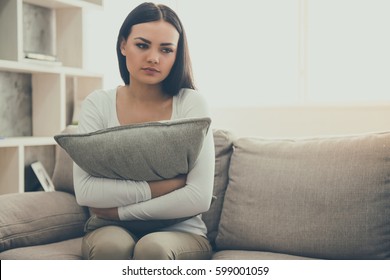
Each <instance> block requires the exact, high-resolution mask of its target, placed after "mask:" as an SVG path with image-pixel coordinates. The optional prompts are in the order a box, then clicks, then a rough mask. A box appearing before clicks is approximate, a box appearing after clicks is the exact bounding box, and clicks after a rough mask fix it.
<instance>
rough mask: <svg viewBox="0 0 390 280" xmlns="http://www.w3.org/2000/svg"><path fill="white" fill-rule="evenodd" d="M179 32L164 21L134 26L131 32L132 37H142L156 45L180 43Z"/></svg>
mask: <svg viewBox="0 0 390 280" xmlns="http://www.w3.org/2000/svg"><path fill="white" fill-rule="evenodd" d="M179 36H180V35H179V32H178V31H177V30H176V28H175V27H174V26H173V25H172V24H170V23H168V22H166V21H163V20H160V21H151V22H145V23H140V24H136V25H133V27H132V28H131V32H130V37H132V38H137V37H141V38H144V39H147V40H148V41H150V42H152V43H153V42H155V43H159V44H160V43H173V44H175V45H176V44H177V42H178V41H179Z"/></svg>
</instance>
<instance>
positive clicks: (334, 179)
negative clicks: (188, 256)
mask: <svg viewBox="0 0 390 280" xmlns="http://www.w3.org/2000/svg"><path fill="white" fill-rule="evenodd" d="M216 244H217V248H218V249H220V250H221V249H233V250H234V249H239V250H254V251H256V250H258V251H270V252H276V253H285V254H292V255H300V256H306V257H312V258H322V259H390V133H372V134H367V135H358V136H348V137H347V136H346V137H335V138H320V139H307V140H267V139H250V138H246V139H239V140H237V141H235V142H234V152H233V155H232V157H231V163H230V168H229V185H228V188H227V191H226V195H225V200H224V204H223V210H222V214H221V222H220V224H219V232H218V236H217V239H216Z"/></svg>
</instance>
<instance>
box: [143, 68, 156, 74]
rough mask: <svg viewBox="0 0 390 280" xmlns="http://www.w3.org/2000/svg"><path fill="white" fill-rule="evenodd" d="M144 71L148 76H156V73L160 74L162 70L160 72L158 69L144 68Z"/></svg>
mask: <svg viewBox="0 0 390 280" xmlns="http://www.w3.org/2000/svg"><path fill="white" fill-rule="evenodd" d="M142 70H143V71H144V72H145V73H146V74H148V75H154V74H156V73H160V70H158V69H157V68H153V67H145V68H142Z"/></svg>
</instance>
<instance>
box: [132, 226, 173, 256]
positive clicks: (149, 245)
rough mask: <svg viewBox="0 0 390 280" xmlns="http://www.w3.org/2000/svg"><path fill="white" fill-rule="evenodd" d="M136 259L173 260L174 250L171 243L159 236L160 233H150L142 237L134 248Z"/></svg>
mask: <svg viewBox="0 0 390 280" xmlns="http://www.w3.org/2000/svg"><path fill="white" fill-rule="evenodd" d="M133 259H135V260H173V259H175V256H174V252H173V251H172V249H170V248H169V245H168V244H167V243H165V242H164V240H162V239H161V238H159V234H154V233H151V234H148V235H145V236H144V237H142V238H141V239H140V240H139V241H138V242H137V244H136V245H135V248H134V255H133Z"/></svg>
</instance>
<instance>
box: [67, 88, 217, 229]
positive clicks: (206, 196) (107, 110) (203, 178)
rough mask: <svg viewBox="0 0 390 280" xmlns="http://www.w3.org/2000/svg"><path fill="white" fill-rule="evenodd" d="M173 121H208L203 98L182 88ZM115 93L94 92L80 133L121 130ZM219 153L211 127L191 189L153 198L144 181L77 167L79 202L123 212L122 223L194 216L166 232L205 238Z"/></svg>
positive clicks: (189, 176)
mask: <svg viewBox="0 0 390 280" xmlns="http://www.w3.org/2000/svg"><path fill="white" fill-rule="evenodd" d="M172 106H173V107H172V116H171V120H174V119H182V118H196V117H209V115H210V114H209V110H208V106H207V104H206V102H205V100H204V98H203V96H202V95H201V94H199V93H198V92H196V91H194V90H190V89H182V90H181V91H180V92H179V94H178V95H177V96H174V97H173V105H172ZM119 125H120V123H119V120H118V117H117V111H116V89H111V90H98V91H95V92H93V93H91V94H90V95H89V96H88V97H87V98H86V99H85V100H84V101H83V104H82V109H81V112H80V119H79V128H78V129H79V133H88V132H93V131H96V130H99V129H104V128H108V127H113V126H119ZM214 165H215V152H214V141H213V136H212V129H211V128H210V129H209V131H208V133H207V135H206V138H205V140H204V143H203V147H202V149H201V152H200V154H199V157H198V159H197V161H196V163H195V165H194V167H193V169H192V170H191V171H190V172H189V173H188V174H187V182H186V186H185V187H183V188H181V189H178V190H175V191H173V192H171V193H168V194H166V195H163V196H160V197H157V198H154V199H151V192H150V187H149V184H148V183H147V182H145V181H132V180H115V179H106V178H97V177H93V176H91V175H89V174H88V173H86V172H85V171H84V170H82V169H81V168H80V167H79V166H77V165H76V164H74V168H73V177H74V188H75V194H76V199H77V202H78V203H79V204H80V205H83V206H89V207H96V208H109V207H118V213H119V218H120V219H121V220H150V219H171V218H180V217H188V216H194V215H196V216H194V217H193V218H190V219H188V220H186V221H184V222H181V223H177V224H175V225H173V226H170V227H167V228H165V229H163V230H173V231H182V232H190V233H194V234H199V235H203V236H205V235H206V233H207V229H206V226H205V224H204V222H203V221H202V219H201V215H198V214H199V213H202V212H205V211H207V210H208V208H209V206H210V202H211V197H212V190H213V184H214Z"/></svg>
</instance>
